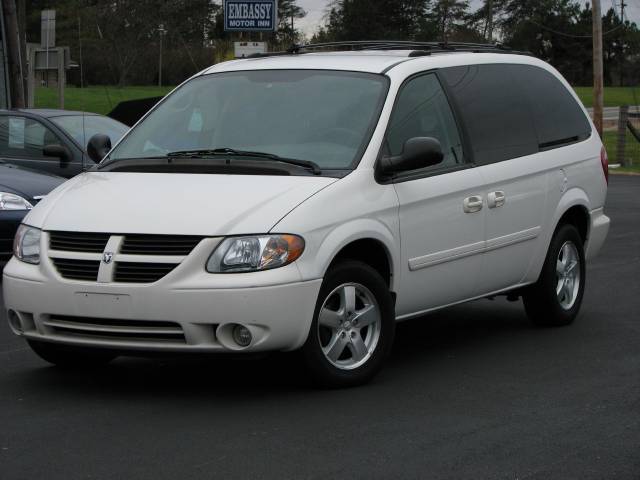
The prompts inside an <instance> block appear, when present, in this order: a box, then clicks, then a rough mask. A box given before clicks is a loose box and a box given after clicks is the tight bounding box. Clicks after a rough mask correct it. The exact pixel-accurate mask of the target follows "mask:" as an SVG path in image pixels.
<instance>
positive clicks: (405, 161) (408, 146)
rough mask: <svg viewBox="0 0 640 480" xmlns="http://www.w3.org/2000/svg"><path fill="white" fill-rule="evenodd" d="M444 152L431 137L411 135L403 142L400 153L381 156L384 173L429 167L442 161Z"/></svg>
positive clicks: (438, 143)
mask: <svg viewBox="0 0 640 480" xmlns="http://www.w3.org/2000/svg"><path fill="white" fill-rule="evenodd" d="M443 158H444V154H443V153H442V146H441V145H440V142H439V141H438V140H437V139H435V138H433V137H413V138H410V139H408V140H407V141H406V142H404V146H403V148H402V153H401V154H400V155H398V156H396V157H383V158H382V162H381V169H382V173H383V174H384V175H391V174H394V173H399V172H407V171H409V170H418V169H420V168H425V167H431V166H432V165H437V164H439V163H440V162H442V160H443Z"/></svg>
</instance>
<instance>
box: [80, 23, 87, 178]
mask: <svg viewBox="0 0 640 480" xmlns="http://www.w3.org/2000/svg"><path fill="white" fill-rule="evenodd" d="M78 55H79V57H80V58H79V61H80V108H82V169H83V170H84V160H85V154H84V152H85V150H86V148H87V131H86V130H85V121H84V117H85V115H86V114H85V108H86V107H85V101H84V100H85V98H84V95H85V91H84V72H83V70H82V69H83V62H82V28H81V24H80V13H78Z"/></svg>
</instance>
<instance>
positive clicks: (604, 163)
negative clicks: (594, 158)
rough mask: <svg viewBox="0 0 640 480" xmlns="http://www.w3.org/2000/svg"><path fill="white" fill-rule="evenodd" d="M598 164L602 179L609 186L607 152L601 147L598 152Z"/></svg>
mask: <svg viewBox="0 0 640 480" xmlns="http://www.w3.org/2000/svg"><path fill="white" fill-rule="evenodd" d="M600 163H602V172H603V173H604V179H605V180H606V181H607V184H609V157H607V151H606V150H605V149H604V146H603V147H602V150H600Z"/></svg>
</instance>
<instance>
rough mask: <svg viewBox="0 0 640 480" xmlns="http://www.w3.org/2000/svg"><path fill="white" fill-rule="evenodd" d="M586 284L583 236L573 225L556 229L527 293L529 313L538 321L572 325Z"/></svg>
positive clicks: (526, 306)
mask: <svg viewBox="0 0 640 480" xmlns="http://www.w3.org/2000/svg"><path fill="white" fill-rule="evenodd" d="M584 284H585V259H584V248H583V245H582V238H581V237H580V234H579V233H578V230H576V228H575V227H574V226H573V225H567V224H565V225H561V226H560V227H559V228H558V230H557V231H556V232H555V234H554V236H553V238H552V240H551V245H550V246H549V251H548V252H547V257H546V259H545V262H544V265H543V267H542V272H541V273H540V277H539V278H538V281H537V282H536V283H535V284H533V285H532V286H530V287H528V288H527V290H526V291H525V293H524V294H523V301H524V306H525V309H526V311H527V315H528V316H529V318H530V319H531V320H532V321H533V323H535V324H536V325H540V326H551V327H555V326H562V325H569V324H570V323H571V322H573V320H574V319H575V318H576V315H578V311H579V310H580V305H581V303H582V296H583V294H584Z"/></svg>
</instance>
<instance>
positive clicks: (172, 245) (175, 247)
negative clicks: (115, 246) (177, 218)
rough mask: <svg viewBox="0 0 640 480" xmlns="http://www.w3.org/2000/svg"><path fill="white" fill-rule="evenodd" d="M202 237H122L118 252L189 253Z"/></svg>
mask: <svg viewBox="0 0 640 480" xmlns="http://www.w3.org/2000/svg"><path fill="white" fill-rule="evenodd" d="M200 240H202V237H195V236H188V235H139V234H129V235H126V236H125V237H124V242H123V243H122V247H121V248H120V253H124V254H133V255H189V253H191V250H193V249H194V248H195V246H196V245H197V244H198V243H200Z"/></svg>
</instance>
